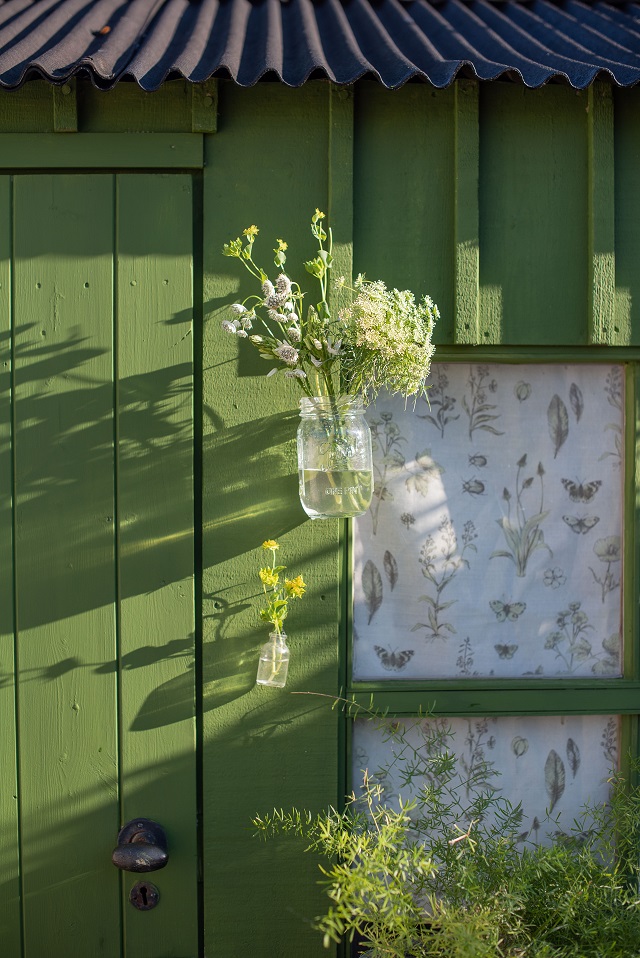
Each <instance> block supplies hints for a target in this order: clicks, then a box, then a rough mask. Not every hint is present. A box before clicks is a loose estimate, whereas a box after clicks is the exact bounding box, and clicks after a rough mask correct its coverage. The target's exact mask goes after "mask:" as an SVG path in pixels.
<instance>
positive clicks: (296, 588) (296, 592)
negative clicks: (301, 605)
mask: <svg viewBox="0 0 640 958" xmlns="http://www.w3.org/2000/svg"><path fill="white" fill-rule="evenodd" d="M284 587H285V589H286V590H287V595H289V596H293V598H295V599H301V598H302V596H303V595H304V593H305V590H306V588H307V587H306V585H305V582H304V579H303V578H302V576H301V575H297V576H296V577H295V579H285V583H284Z"/></svg>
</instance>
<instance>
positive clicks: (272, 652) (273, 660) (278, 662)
mask: <svg viewBox="0 0 640 958" xmlns="http://www.w3.org/2000/svg"><path fill="white" fill-rule="evenodd" d="M288 671H289V647H288V645H287V637H286V635H285V633H284V632H270V633H269V641H268V642H265V644H264V645H263V646H262V648H261V649H260V661H259V663H258V676H257V678H256V682H257V683H258V685H270V686H271V687H272V688H276V689H282V688H284V686H285V685H286V682H287V672H288Z"/></svg>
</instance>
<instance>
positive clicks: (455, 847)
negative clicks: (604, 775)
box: [254, 721, 640, 958]
mask: <svg viewBox="0 0 640 958" xmlns="http://www.w3.org/2000/svg"><path fill="white" fill-rule="evenodd" d="M383 727H384V729H385V730H386V731H387V733H388V734H390V735H391V736H392V737H393V739H394V743H395V745H396V746H398V747H397V748H395V753H396V755H400V756H401V762H400V764H397V760H396V762H395V763H394V764H396V768H395V771H396V774H398V773H400V774H401V778H402V787H403V788H405V787H406V788H407V789H408V791H411V788H412V785H413V791H414V792H415V791H416V788H417V786H416V784H415V782H416V780H417V779H420V781H421V782H422V783H423V784H422V785H421V786H420V787H419V789H418V790H417V794H414V797H413V798H412V799H411V801H408V802H406V801H405V802H403V801H402V800H400V801H394V802H390V801H387V798H386V795H385V780H386V779H387V776H388V773H389V771H390V769H389V768H387V769H381V770H379V772H378V773H377V774H376V776H375V777H371V778H370V777H369V776H368V774H366V773H365V776H364V781H363V785H362V788H361V790H360V793H359V794H358V795H356V794H353V795H352V796H351V797H350V799H349V801H348V803H347V806H346V808H345V810H344V811H337V810H336V809H334V808H330V809H329V811H328V812H324V813H321V814H319V815H316V816H311V815H310V814H308V813H300V812H298V811H296V810H293V811H290V812H284V811H282V810H280V811H275V812H274V813H273V814H271V815H267V816H264V817H260V818H256V819H255V820H254V824H255V825H256V826H257V828H258V831H259V834H262V835H263V836H264V837H267V836H271V835H275V834H278V833H281V832H292V833H294V834H297V835H299V836H301V837H302V838H303V839H304V840H305V841H306V843H307V844H306V850H307V851H311V852H313V853H315V854H318V853H319V854H320V855H322V856H323V858H324V859H325V860H326V861H325V863H324V864H322V865H321V866H320V870H321V872H322V876H323V877H322V879H321V883H322V884H323V885H324V886H325V890H326V894H327V896H328V899H329V906H328V909H327V911H326V913H325V914H324V915H323V916H321V917H320V918H318V919H317V921H316V927H317V928H318V930H319V931H320V932H321V933H322V935H323V936H324V943H325V945H326V946H329V945H330V944H331V942H338V941H340V940H342V939H343V938H346V939H348V940H354V938H355V939H356V940H357V941H359V942H360V946H361V949H362V950H361V952H360V953H361V954H363V955H367V956H368V958H418V956H420V958H422V956H438V958H631V956H634V955H640V902H639V901H638V883H639V879H640V866H639V854H638V853H639V850H640V789H639V788H637V787H632V786H631V785H630V784H629V782H628V781H627V780H626V779H625V778H624V777H623V776H622V775H620V774H618V773H616V774H614V775H613V776H612V777H611V780H610V789H611V797H610V803H609V804H608V805H606V806H593V805H588V806H585V807H584V809H583V812H582V814H581V816H580V818H579V819H578V820H577V821H575V822H574V823H573V826H572V828H571V829H570V831H569V832H568V833H567V832H566V831H562V832H561V831H556V832H555V833H554V835H555V837H553V838H552V844H551V845H548V846H542V845H533V844H525V846H524V848H523V846H522V838H523V835H522V831H521V829H522V812H521V809H520V807H519V806H513V805H512V804H510V803H509V802H508V801H507V800H506V799H505V798H503V797H500V796H499V794H498V793H497V792H496V791H495V790H494V789H492V788H490V787H487V784H486V782H487V776H482V775H479V776H478V778H477V781H478V782H480V785H479V786H478V787H474V786H473V785H472V784H471V785H470V783H469V780H468V777H467V776H466V774H465V772H464V769H462V768H461V767H460V766H459V763H458V761H457V759H456V758H455V756H454V755H453V754H452V752H451V751H450V750H449V742H450V738H451V730H450V729H448V727H447V726H446V723H444V722H442V721H439V722H430V723H429V725H428V728H429V731H428V732H427V733H426V737H425V742H424V746H422V745H421V746H420V747H414V746H413V745H412V744H411V743H410V742H409V741H408V738H407V737H406V734H405V728H404V727H403V726H402V725H401V724H398V723H393V725H392V726H391V731H390V732H389V728H390V726H389V723H385V724H384V726H383Z"/></svg>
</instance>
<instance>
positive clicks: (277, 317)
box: [269, 309, 289, 323]
mask: <svg viewBox="0 0 640 958" xmlns="http://www.w3.org/2000/svg"><path fill="white" fill-rule="evenodd" d="M269 319H272V320H273V321H274V323H288V322H289V320H288V318H287V317H286V316H285V315H284V313H279V312H278V310H277V309H270V310H269Z"/></svg>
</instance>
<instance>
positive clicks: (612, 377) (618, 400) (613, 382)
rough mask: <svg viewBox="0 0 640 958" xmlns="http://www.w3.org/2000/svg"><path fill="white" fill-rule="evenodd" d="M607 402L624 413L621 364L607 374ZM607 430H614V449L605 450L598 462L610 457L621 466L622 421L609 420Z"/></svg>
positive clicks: (615, 463)
mask: <svg viewBox="0 0 640 958" xmlns="http://www.w3.org/2000/svg"><path fill="white" fill-rule="evenodd" d="M604 392H605V396H606V397H607V402H608V403H609V405H610V406H612V407H613V408H614V409H617V410H618V412H619V413H620V414H621V415H622V412H623V397H624V379H623V378H622V369H621V368H620V366H613V367H612V368H611V370H610V371H609V373H608V374H607V381H606V385H605V387H604ZM604 428H605V432H607V431H611V432H613V445H614V449H613V451H610V452H603V453H602V455H601V456H600V457H599V459H598V462H601V461H602V460H603V459H608V458H609V457H610V458H612V459H613V461H614V462H613V464H614V466H616V468H620V464H621V463H622V425H621V424H620V422H609V423H607V425H606V426H605V427H604Z"/></svg>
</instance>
